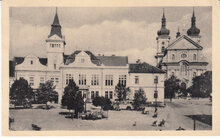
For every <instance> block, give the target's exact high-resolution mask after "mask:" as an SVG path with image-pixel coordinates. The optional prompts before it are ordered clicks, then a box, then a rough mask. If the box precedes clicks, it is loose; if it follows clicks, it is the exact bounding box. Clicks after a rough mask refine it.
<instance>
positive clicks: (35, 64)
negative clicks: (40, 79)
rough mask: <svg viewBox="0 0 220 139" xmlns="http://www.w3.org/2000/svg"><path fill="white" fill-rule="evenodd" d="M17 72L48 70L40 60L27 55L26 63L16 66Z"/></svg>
mask: <svg viewBox="0 0 220 139" xmlns="http://www.w3.org/2000/svg"><path fill="white" fill-rule="evenodd" d="M15 70H32V71H36V70H41V71H44V70H46V66H45V65H42V64H41V62H40V60H39V58H38V57H36V56H35V55H33V54H30V55H27V56H26V57H24V61H23V62H22V63H20V64H17V65H16V66H15Z"/></svg>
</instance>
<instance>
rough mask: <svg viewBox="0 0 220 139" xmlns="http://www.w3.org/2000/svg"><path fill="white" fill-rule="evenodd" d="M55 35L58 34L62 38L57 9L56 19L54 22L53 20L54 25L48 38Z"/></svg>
mask: <svg viewBox="0 0 220 139" xmlns="http://www.w3.org/2000/svg"><path fill="white" fill-rule="evenodd" d="M54 34H56V35H58V36H59V37H60V38H62V33H61V25H60V22H59V18H58V14H57V7H56V13H55V17H54V20H53V24H52V25H51V31H50V35H49V36H48V37H51V36H53V35H54Z"/></svg>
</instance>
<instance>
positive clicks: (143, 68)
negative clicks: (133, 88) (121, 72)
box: [129, 62, 165, 73]
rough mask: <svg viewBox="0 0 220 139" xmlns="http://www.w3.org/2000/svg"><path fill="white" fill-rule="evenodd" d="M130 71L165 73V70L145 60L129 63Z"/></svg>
mask: <svg viewBox="0 0 220 139" xmlns="http://www.w3.org/2000/svg"><path fill="white" fill-rule="evenodd" d="M129 73H165V71H163V70H161V69H159V68H157V67H154V66H152V65H150V64H148V63H145V62H144V63H135V64H129Z"/></svg>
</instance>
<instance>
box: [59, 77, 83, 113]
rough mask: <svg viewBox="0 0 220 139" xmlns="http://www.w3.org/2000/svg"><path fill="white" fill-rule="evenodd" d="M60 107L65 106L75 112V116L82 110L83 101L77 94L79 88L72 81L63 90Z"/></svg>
mask: <svg viewBox="0 0 220 139" xmlns="http://www.w3.org/2000/svg"><path fill="white" fill-rule="evenodd" d="M61 103H62V106H67V109H68V110H69V111H70V110H75V115H76V117H78V113H79V112H82V111H83V110H84V101H83V98H82V95H81V94H80V93H79V87H78V86H77V85H76V83H75V82H74V81H73V80H70V82H69V84H68V86H66V87H65V89H64V94H63V96H62V100H61Z"/></svg>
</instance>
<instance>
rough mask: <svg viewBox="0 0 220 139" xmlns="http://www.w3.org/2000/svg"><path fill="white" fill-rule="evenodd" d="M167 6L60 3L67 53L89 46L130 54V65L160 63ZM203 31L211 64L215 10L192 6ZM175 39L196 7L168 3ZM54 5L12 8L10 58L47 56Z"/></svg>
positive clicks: (108, 52)
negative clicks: (160, 38) (158, 49)
mask: <svg viewBox="0 0 220 139" xmlns="http://www.w3.org/2000/svg"><path fill="white" fill-rule="evenodd" d="M163 8H164V7H114V8H113V7H101V8H98V7H65V8H64V7H58V8H57V11H58V17H59V21H60V24H61V26H62V34H63V35H64V36H65V39H66V49H65V54H71V53H73V52H74V51H75V50H90V51H92V52H93V53H94V54H95V55H98V54H104V55H113V54H114V55H118V56H128V60H129V62H130V63H132V62H135V61H136V60H137V59H140V60H141V61H142V62H147V63H149V64H152V65H156V59H155V58H154V56H155V54H156V46H157V44H156V37H157V31H158V30H159V29H160V28H161V18H162V12H163ZM194 9H195V15H196V26H197V27H198V28H199V29H200V35H201V36H202V37H201V45H202V46H203V51H202V54H203V55H204V56H205V57H206V58H207V61H208V62H209V65H208V68H209V69H210V68H211V65H212V60H211V58H212V57H211V56H212V54H211V53H212V49H211V48H212V9H211V7H194ZM164 10H165V17H166V19H167V28H168V29H169V30H170V36H171V42H172V41H173V40H175V36H176V32H177V29H178V27H179V28H180V32H181V33H182V34H185V33H186V31H187V29H189V28H190V26H191V17H192V11H193V7H165V8H164ZM55 12H56V8H55V7H42V8H39V7H28V8H27V7H25V8H21V7H19V8H15V7H13V8H10V59H12V58H13V57H14V56H22V57H24V56H26V55H28V54H30V53H32V54H34V55H36V56H38V57H46V51H45V50H46V49H45V47H46V42H45V40H46V39H47V36H48V35H49V33H50V29H51V24H52V22H53V19H54V16H55Z"/></svg>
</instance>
